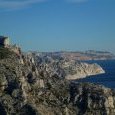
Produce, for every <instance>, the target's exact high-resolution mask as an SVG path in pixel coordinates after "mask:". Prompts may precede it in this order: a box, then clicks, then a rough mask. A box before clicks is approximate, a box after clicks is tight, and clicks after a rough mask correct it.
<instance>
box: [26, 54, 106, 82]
mask: <svg viewBox="0 0 115 115" xmlns="http://www.w3.org/2000/svg"><path fill="white" fill-rule="evenodd" d="M27 57H31V59H33V60H35V63H36V64H37V67H38V68H41V69H42V70H43V71H44V72H45V71H46V72H47V73H51V76H52V75H56V74H57V75H58V76H60V77H63V78H64V79H68V80H75V79H80V78H85V77H87V76H90V75H97V74H103V73H105V71H104V70H103V69H102V67H100V66H99V65H98V64H87V63H83V62H79V61H76V60H68V59H66V58H64V57H63V58H62V57H55V58H53V57H52V56H44V55H41V56H39V55H37V54H36V53H33V54H32V53H30V54H29V55H27Z"/></svg>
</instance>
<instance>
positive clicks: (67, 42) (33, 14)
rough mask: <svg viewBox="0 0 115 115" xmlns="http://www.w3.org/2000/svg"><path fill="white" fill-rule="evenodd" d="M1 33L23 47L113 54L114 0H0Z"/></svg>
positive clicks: (38, 49) (26, 49) (114, 40)
mask: <svg viewBox="0 0 115 115" xmlns="http://www.w3.org/2000/svg"><path fill="white" fill-rule="evenodd" d="M0 35H4V36H8V37H10V39H11V42H12V44H14V43H16V44H17V45H19V46H21V47H22V49H23V50H24V51H29V50H34V51H44V52H46V51H86V50H101V51H110V52H113V53H114V54H115V0H0Z"/></svg>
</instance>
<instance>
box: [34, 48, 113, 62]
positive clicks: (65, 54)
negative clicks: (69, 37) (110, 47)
mask: <svg viewBox="0 0 115 115" xmlns="http://www.w3.org/2000/svg"><path fill="white" fill-rule="evenodd" d="M34 53H36V54H39V55H44V56H50V57H53V58H60V57H62V58H66V59H68V60H113V59H115V55H114V54H112V53H111V52H105V51H94V50H89V51H85V52H80V51H79V52H77V51H76V52H75V51H74V52H70V51H60V52H34Z"/></svg>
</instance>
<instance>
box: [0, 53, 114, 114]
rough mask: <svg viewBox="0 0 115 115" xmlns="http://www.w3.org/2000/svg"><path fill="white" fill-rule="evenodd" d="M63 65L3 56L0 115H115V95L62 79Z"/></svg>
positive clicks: (93, 86) (104, 89) (94, 87)
mask: <svg viewBox="0 0 115 115" xmlns="http://www.w3.org/2000/svg"><path fill="white" fill-rule="evenodd" d="M29 55H30V54H29ZM34 59H35V60H34ZM46 59H47V58H46ZM50 59H51V58H50ZM20 60H23V63H21V61H20ZM51 60H52V59H51ZM46 61H47V63H46ZM62 62H63V60H62V61H61V63H59V62H56V61H51V63H52V64H51V63H50V62H49V60H41V58H40V59H39V60H38V57H37V63H36V56H35V57H33V55H32V56H31V55H30V56H29V57H28V56H25V55H20V57H19V55H16V54H15V53H13V52H10V56H5V57H4V56H3V57H2V59H1V60H0V113H2V115H114V114H115V91H114V90H111V89H109V88H105V87H103V86H99V85H95V84H90V83H75V82H71V81H69V80H67V79H65V78H64V77H63V76H62V75H64V74H65V72H64V71H63V68H65V65H64V63H65V61H64V62H63V63H62ZM71 63H73V62H71ZM44 64H45V65H44ZM60 64H62V65H63V66H62V65H60ZM58 65H60V66H58ZM67 65H68V64H67ZM53 67H54V68H57V67H62V68H61V69H59V70H57V71H56V72H58V73H56V72H53V71H54V70H56V69H53ZM50 69H51V70H50ZM49 70H50V71H49ZM54 73H55V74H54ZM59 73H60V74H59ZM61 73H63V74H61Z"/></svg>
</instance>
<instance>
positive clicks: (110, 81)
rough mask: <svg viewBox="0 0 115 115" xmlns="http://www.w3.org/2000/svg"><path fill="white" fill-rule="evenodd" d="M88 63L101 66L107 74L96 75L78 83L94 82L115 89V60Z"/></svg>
mask: <svg viewBox="0 0 115 115" xmlns="http://www.w3.org/2000/svg"><path fill="white" fill-rule="evenodd" d="M87 62H88V63H97V64H99V65H100V66H102V68H103V69H104V70H105V74H100V75H94V76H90V77H87V78H85V79H81V80H77V81H79V82H81V81H82V82H93V83H96V84H102V85H104V86H106V87H109V88H115V60H100V61H87Z"/></svg>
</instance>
